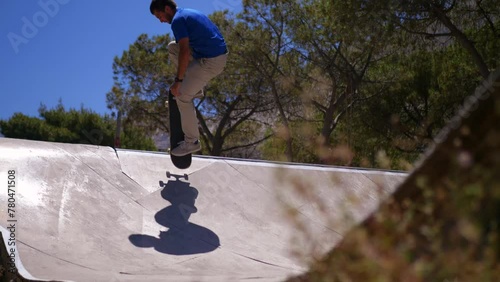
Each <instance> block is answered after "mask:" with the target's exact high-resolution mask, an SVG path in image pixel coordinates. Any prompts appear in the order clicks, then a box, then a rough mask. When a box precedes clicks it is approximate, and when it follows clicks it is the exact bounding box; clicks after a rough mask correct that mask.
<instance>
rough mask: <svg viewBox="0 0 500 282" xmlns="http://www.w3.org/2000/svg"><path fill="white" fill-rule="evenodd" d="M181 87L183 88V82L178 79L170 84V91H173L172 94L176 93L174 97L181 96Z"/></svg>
mask: <svg viewBox="0 0 500 282" xmlns="http://www.w3.org/2000/svg"><path fill="white" fill-rule="evenodd" d="M180 89H181V83H180V82H177V81H176V82H174V84H172V85H171V86H170V91H171V92H172V95H174V97H178V96H181V92H179V90H180Z"/></svg>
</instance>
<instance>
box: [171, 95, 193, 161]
mask: <svg viewBox="0 0 500 282" xmlns="http://www.w3.org/2000/svg"><path fill="white" fill-rule="evenodd" d="M168 108H169V120H170V151H172V150H173V149H174V148H175V147H177V146H178V145H179V143H180V142H182V141H184V132H183V131H182V124H181V114H180V112H179V108H178V107H177V101H176V100H175V97H174V95H173V94H172V92H170V91H168ZM170 159H171V160H172V163H173V164H174V166H175V167H177V168H179V169H186V168H188V167H190V166H191V161H192V159H193V154H189V155H185V156H181V157H178V156H173V155H170Z"/></svg>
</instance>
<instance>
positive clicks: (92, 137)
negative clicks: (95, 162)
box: [0, 101, 156, 150]
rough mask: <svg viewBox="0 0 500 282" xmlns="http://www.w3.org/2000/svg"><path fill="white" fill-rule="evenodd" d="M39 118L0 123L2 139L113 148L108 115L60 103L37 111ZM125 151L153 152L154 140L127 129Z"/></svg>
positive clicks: (16, 118) (18, 116) (20, 116)
mask: <svg viewBox="0 0 500 282" xmlns="http://www.w3.org/2000/svg"><path fill="white" fill-rule="evenodd" d="M38 111H39V114H40V118H35V117H28V116H26V115H23V114H21V113H16V114H14V115H13V116H12V117H11V118H10V119H9V120H6V121H4V120H1V121H0V128H1V130H2V133H3V134H4V135H5V137H9V138H20V139H30V140H40V141H50V142H62V143H73V144H93V145H101V146H113V145H114V134H115V132H114V127H115V122H114V120H113V119H112V118H111V117H110V116H108V115H104V116H100V115H99V114H97V113H95V112H92V111H91V110H88V109H85V108H84V107H83V106H82V107H81V108H80V110H76V109H69V110H66V109H65V108H64V106H63V104H62V102H61V101H60V102H59V104H58V105H57V106H56V107H54V108H53V109H47V107H46V106H45V105H43V104H42V105H41V106H40V108H39V110H38ZM122 140H124V141H123V145H124V147H125V148H130V149H137V150H156V148H155V145H154V143H153V141H152V140H151V139H150V138H145V137H144V135H143V134H142V132H141V131H140V129H137V128H134V127H130V128H129V130H128V131H127V132H124V133H123V135H122Z"/></svg>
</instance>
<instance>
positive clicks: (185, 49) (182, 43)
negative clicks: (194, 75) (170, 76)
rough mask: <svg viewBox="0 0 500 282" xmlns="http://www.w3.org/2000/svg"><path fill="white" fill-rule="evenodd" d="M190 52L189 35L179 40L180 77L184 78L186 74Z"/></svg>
mask: <svg viewBox="0 0 500 282" xmlns="http://www.w3.org/2000/svg"><path fill="white" fill-rule="evenodd" d="M190 52H191V50H190V49H189V37H184V38H182V39H181V40H179V62H178V64H177V66H178V67H177V77H178V78H179V79H184V75H185V74H186V70H187V67H188V65H189V56H190Z"/></svg>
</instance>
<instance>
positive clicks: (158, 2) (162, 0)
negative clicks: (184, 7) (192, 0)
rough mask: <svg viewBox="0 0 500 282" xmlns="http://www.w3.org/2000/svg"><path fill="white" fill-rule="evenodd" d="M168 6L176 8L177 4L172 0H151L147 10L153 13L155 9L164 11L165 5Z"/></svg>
mask: <svg viewBox="0 0 500 282" xmlns="http://www.w3.org/2000/svg"><path fill="white" fill-rule="evenodd" d="M166 6H169V7H170V8H172V10H174V11H175V10H177V4H176V3H175V1H174V0H153V1H151V5H150V6H149V11H150V12H151V14H153V15H154V13H155V11H162V12H163V11H165V7H166Z"/></svg>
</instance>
